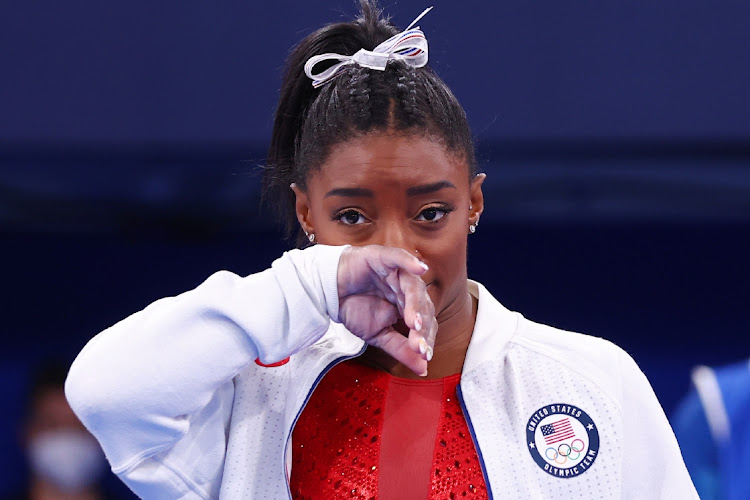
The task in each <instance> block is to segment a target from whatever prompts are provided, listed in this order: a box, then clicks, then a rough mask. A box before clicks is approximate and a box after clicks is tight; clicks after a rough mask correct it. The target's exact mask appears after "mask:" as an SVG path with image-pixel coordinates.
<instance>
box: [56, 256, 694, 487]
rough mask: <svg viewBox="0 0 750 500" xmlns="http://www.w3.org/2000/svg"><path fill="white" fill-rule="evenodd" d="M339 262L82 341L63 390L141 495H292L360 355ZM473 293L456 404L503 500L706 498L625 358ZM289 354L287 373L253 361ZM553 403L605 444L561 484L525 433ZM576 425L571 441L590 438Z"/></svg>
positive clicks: (308, 259)
mask: <svg viewBox="0 0 750 500" xmlns="http://www.w3.org/2000/svg"><path fill="white" fill-rule="evenodd" d="M340 251H341V250H340V249H335V248H330V247H329V248H325V247H317V248H311V249H308V250H304V251H294V252H290V253H288V254H285V256H284V257H282V258H281V259H279V260H277V261H276V262H275V263H274V265H273V268H272V269H269V270H266V271H264V272H263V273H259V274H256V275H252V276H248V277H245V278H240V277H237V276H235V275H232V274H231V273H226V272H224V273H220V274H218V275H215V276H214V277H211V278H209V280H207V281H206V283H204V284H203V285H201V286H199V287H198V288H196V289H195V290H193V291H190V292H186V293H185V294H182V295H180V296H178V297H174V298H169V299H162V300H161V301H157V302H156V303H154V304H152V305H151V306H149V307H147V308H146V309H145V310H143V311H141V312H139V313H136V314H134V315H133V316H131V317H129V318H127V319H126V320H123V321H122V322H120V323H118V324H117V325H115V326H114V327H112V328H110V329H108V330H106V331H105V332H102V333H101V334H99V335H98V336H97V337H96V338H95V339H93V340H92V341H91V342H90V343H89V345H87V347H86V348H85V349H84V351H82V353H81V354H80V355H79V358H78V359H77V360H76V362H75V363H74V365H73V367H72V368H71V375H70V376H69V379H68V382H67V386H66V392H67V394H68V397H69V400H70V402H71V406H72V407H73V408H74V410H75V411H76V413H77V414H78V415H79V417H80V418H81V420H82V421H83V422H84V424H85V425H86V426H87V427H88V428H89V430H91V431H92V433H93V434H94V435H95V436H96V437H97V439H99V441H100V443H101V444H102V447H103V449H104V450H105V452H106V454H107V456H108V458H109V460H110V462H111V463H112V464H113V470H114V471H115V472H116V473H117V474H118V475H119V476H120V477H121V478H122V479H123V481H125V482H126V483H127V484H128V485H129V486H131V488H132V489H133V490H134V491H136V492H137V493H138V494H139V495H141V496H142V497H144V498H181V499H208V498H217V497H219V498H221V499H230V500H235V499H245V498H261V499H277V498H279V499H285V498H289V497H290V495H289V489H288V486H287V482H288V479H287V478H288V473H289V471H288V470H287V467H288V464H289V463H291V462H290V458H291V457H290V456H288V453H290V451H289V450H290V447H289V440H290V436H291V431H292V428H293V425H294V422H295V420H296V418H297V416H298V415H299V413H300V412H301V410H302V407H303V405H304V403H305V402H306V400H307V398H308V397H309V395H310V394H311V391H312V389H313V387H314V385H315V384H316V383H317V381H319V379H320V378H321V377H322V375H323V373H324V372H325V370H326V369H327V368H330V367H331V366H332V364H334V363H336V362H337V361H340V360H342V359H345V358H346V357H350V356H355V355H357V354H358V353H359V352H361V350H362V348H363V342H362V341H361V340H359V339H357V338H356V337H354V336H353V335H352V334H351V333H349V332H347V331H346V329H344V328H343V327H342V326H341V325H339V324H337V323H333V322H331V321H330V318H333V319H335V318H336V314H337V310H338V296H337V294H336V290H337V287H336V269H337V266H338V258H339V256H340ZM470 291H471V292H472V293H473V294H474V295H476V296H477V297H478V299H479V308H478V313H477V321H476V325H475V329H474V333H473V336H472V340H471V344H470V346H469V350H468V351H467V356H466V361H465V364H464V370H463V374H462V378H461V383H460V386H459V393H460V397H461V400H462V402H463V404H464V410H465V412H466V417H467V421H468V423H469V425H470V429H471V430H472V432H473V435H474V437H475V440H476V444H477V445H478V451H479V454H480V456H481V459H482V460H483V464H484V471H485V476H486V478H487V479H488V486H489V489H490V491H491V493H492V495H493V496H494V498H524V499H527V498H531V499H537V498H539V499H542V498H544V499H563V498H564V499H566V500H567V499H571V498H575V499H587V498H591V499H594V498H596V499H599V498H602V499H610V498H622V499H639V500H640V499H651V498H653V499H671V498H679V499H692V498H697V495H696V493H695V489H694V488H693V485H692V483H691V481H690V478H689V476H688V473H687V470H686V469H685V465H684V463H683V461H682V457H681V455H680V451H679V448H678V446H677V442H676V440H675V438H674V435H673V433H672V430H671V428H670V427H669V424H668V422H667V420H666V417H665V416H664V413H663V411H662V409H661V406H660V405H659V403H658V401H657V400H656V397H655V395H654V394H653V391H652V390H651V387H650V385H649V384H648V381H647V380H646V378H645V377H644V376H643V374H642V373H641V371H640V370H639V369H638V367H637V365H636V364H635V362H634V361H633V360H632V359H631V358H630V357H629V356H628V355H627V354H626V353H625V352H624V351H622V350H621V349H619V348H618V347H616V346H614V345H613V344H611V343H610V342H607V341H604V340H602V339H597V338H594V337H589V336H585V335H580V334H575V333H570V332H564V331H561V330H557V329H554V328H551V327H547V326H544V325H539V324H535V323H533V322H531V321H528V320H526V319H525V318H523V317H522V316H521V315H520V314H517V313H513V312H510V311H508V310H507V309H505V308H504V307H503V306H502V305H500V304H499V303H498V302H497V301H496V300H495V299H494V298H493V297H492V296H491V295H490V293H489V292H488V291H487V290H485V289H484V288H483V287H482V286H481V285H478V284H476V283H470ZM333 309H335V311H333ZM326 329H327V330H326ZM290 355H291V359H290V360H289V362H288V363H286V364H283V365H282V366H277V367H263V366H259V365H258V364H256V363H255V359H256V358H258V357H260V358H261V361H264V362H275V361H278V360H280V359H283V358H284V357H286V356H290ZM556 404H562V405H570V406H573V407H575V408H578V409H580V410H582V411H583V412H585V414H586V415H587V416H588V417H589V418H590V421H591V425H592V426H595V428H596V436H598V439H599V445H598V448H597V455H596V457H595V458H594V459H593V462H590V463H588V464H587V465H586V466H585V467H584V466H580V467H579V470H578V472H576V473H575V474H571V475H568V476H565V477H559V476H554V475H551V474H550V473H549V472H548V471H545V470H544V468H543V465H544V464H545V462H544V461H541V459H540V460H535V458H534V455H533V454H532V453H531V452H530V449H532V448H531V447H530V443H529V441H528V434H527V432H528V429H529V425H528V424H529V419H530V418H531V416H532V415H533V414H534V413H535V412H536V411H537V410H539V409H540V408H544V407H550V406H549V405H556ZM566 407H567V406H566ZM574 419H578V420H576V422H573V423H574V424H575V425H576V426H577V427H576V430H575V432H577V433H578V434H577V435H576V436H578V435H581V434H585V433H587V432H588V434H587V435H588V436H589V437H590V436H594V435H595V434H594V433H593V431H584V430H583V429H584V427H583V425H584V424H585V423H588V422H589V421H588V420H585V419H582V418H581V419H579V418H578V417H575V416H573V417H571V419H570V420H571V422H572V421H573V420H574ZM540 422H544V421H540ZM547 422H551V420H549V421H547ZM542 427H545V425H543V423H540V424H539V425H538V427H535V429H537V430H539V431H540V432H544V430H542ZM551 428H552V427H546V428H545V430H546V431H547V432H551V431H550V429H551ZM555 432H557V430H555ZM537 436H541V434H537ZM553 437H555V436H553ZM534 439H537V442H540V443H544V442H546V441H545V440H546V439H549V438H546V437H535V438H534ZM592 439H593V438H592ZM540 440H541V441H540ZM569 441H570V439H568V442H569ZM582 442H583V441H582ZM591 442H593V441H591ZM555 446H557V447H558V449H560V448H559V446H561V444H559V443H557V442H556V443H555ZM564 446H568V444H564V445H563V447H564ZM540 463H541V464H542V465H540Z"/></svg>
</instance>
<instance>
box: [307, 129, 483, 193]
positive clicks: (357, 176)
mask: <svg viewBox="0 0 750 500" xmlns="http://www.w3.org/2000/svg"><path fill="white" fill-rule="evenodd" d="M436 179H439V180H448V181H451V182H452V183H453V184H454V185H455V186H456V187H459V188H460V187H461V186H466V187H468V165H467V164H466V161H465V160H462V159H461V158H459V157H458V156H457V155H454V154H452V153H449V152H448V151H446V149H445V148H444V147H443V145H442V144H441V143H440V142H438V141H436V140H432V139H431V138H429V137H426V136H421V135H396V134H387V133H371V134H367V135H365V136H362V137H358V138H355V139H352V140H349V141H347V142H345V143H343V144H339V145H337V146H335V147H334V148H333V149H332V150H331V153H330V154H329V155H328V159H327V160H326V161H325V162H324V163H323V165H322V166H321V168H320V169H318V170H317V171H316V172H315V173H314V174H313V176H312V177H311V179H310V180H311V181H314V182H315V183H316V184H322V185H324V186H334V185H335V186H341V185H348V186H353V185H357V186H363V185H370V186H375V185H377V184H379V183H386V184H390V185H393V184H394V183H396V184H399V183H402V184H414V183H420V184H423V183H425V182H426V181H428V180H436ZM321 187H323V186H321Z"/></svg>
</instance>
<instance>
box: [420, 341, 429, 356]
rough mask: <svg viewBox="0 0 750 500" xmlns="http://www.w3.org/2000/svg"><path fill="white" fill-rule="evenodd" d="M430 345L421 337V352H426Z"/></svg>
mask: <svg viewBox="0 0 750 500" xmlns="http://www.w3.org/2000/svg"><path fill="white" fill-rule="evenodd" d="M429 348H430V347H429V346H428V345H427V342H425V340H424V339H419V354H424V353H425V352H427V349H429Z"/></svg>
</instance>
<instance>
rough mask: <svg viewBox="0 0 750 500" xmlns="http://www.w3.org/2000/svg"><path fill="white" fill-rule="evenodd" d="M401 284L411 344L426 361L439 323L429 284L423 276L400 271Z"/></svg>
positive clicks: (433, 343) (430, 356) (404, 314)
mask: <svg viewBox="0 0 750 500" xmlns="http://www.w3.org/2000/svg"><path fill="white" fill-rule="evenodd" d="M399 285H400V289H401V290H402V292H403V296H404V302H405V307H404V308H403V311H402V313H401V314H402V316H403V318H404V323H406V326H408V327H409V346H410V347H411V349H412V350H413V351H414V352H417V353H419V354H420V355H421V356H422V357H423V359H424V360H425V361H430V360H431V359H432V353H433V349H434V347H435V337H436V336H437V327H438V325H437V319H436V318H435V307H434V305H433V304H432V300H430V296H429V294H428V293H427V286H426V285H425V283H424V281H422V279H421V278H418V277H416V276H412V275H409V274H407V273H399Z"/></svg>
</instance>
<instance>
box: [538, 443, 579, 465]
mask: <svg viewBox="0 0 750 500" xmlns="http://www.w3.org/2000/svg"><path fill="white" fill-rule="evenodd" d="M576 442H578V443H580V445H578V446H576ZM584 446H585V445H584V443H583V440H581V439H574V440H573V442H572V443H570V444H567V443H560V444H559V445H558V447H557V449H555V448H553V447H551V446H550V447H549V448H547V449H546V450H545V452H544V456H545V457H547V460H552V461H554V462H555V463H556V464H559V465H562V464H564V463H565V462H567V461H568V459H570V461H571V462H575V461H576V460H578V459H579V458H581V452H582V451H583V448H584ZM550 452H552V453H553V455H552V456H550ZM573 452H575V453H576V456H575V457H572V456H571V455H572V454H573ZM560 457H562V461H560V460H558V459H559V458H560Z"/></svg>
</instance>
